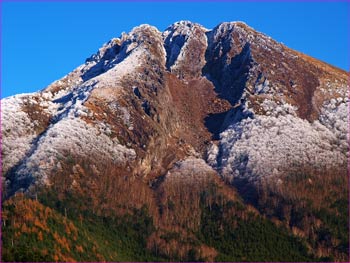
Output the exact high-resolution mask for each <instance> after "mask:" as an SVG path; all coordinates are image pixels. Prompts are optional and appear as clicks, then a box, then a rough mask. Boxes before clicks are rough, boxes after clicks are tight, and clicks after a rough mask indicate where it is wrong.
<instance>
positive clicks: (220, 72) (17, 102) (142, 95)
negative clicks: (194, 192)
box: [1, 21, 348, 184]
mask: <svg viewBox="0 0 350 263" xmlns="http://www.w3.org/2000/svg"><path fill="white" fill-rule="evenodd" d="M347 90H348V83H347V74H346V73H345V72H343V71H341V70H339V69H336V68H334V67H332V66H329V65H327V64H325V63H322V62H320V61H317V60H315V59H312V58H310V57H308V56H306V55H304V54H301V53H299V52H296V51H294V50H291V49H289V48H287V47H285V46H284V45H282V44H281V43H278V42H276V41H274V40H273V39H271V38H270V37H268V36H266V35H264V34H262V33H259V32H257V31H255V30H254V29H252V28H250V27H249V26H247V25H246V24H244V23H242V22H229V23H221V24H220V25H218V26H217V27H215V28H214V29H213V30H208V29H206V28H204V27H203V26H201V25H198V24H196V23H192V22H189V21H180V22H177V23H175V24H173V25H171V26H170V27H168V28H167V29H166V30H165V31H164V32H163V33H162V32H160V31H159V30H158V29H156V28H155V27H152V26H150V25H141V26H138V27H135V28H134V29H133V30H132V31H131V32H130V33H128V34H123V35H122V36H121V37H120V38H113V39H112V40H110V41H109V42H107V43H106V44H104V45H103V46H102V47H101V48H100V49H99V50H98V52H97V53H96V54H94V55H92V56H91V57H90V58H88V59H87V60H86V62H85V64H83V65H81V66H79V67H78V68H76V69H75V70H74V71H72V72H71V73H69V74H68V75H67V76H65V77H63V78H62V79H61V80H58V81H55V82H54V83H53V84H51V85H50V86H48V87H47V88H46V89H44V90H42V91H40V92H37V93H33V94H27V95H21V96H14V97H11V98H7V99H3V100H2V101H1V103H2V130H3V134H2V141H3V149H2V156H3V167H2V172H3V174H5V175H6V178H7V180H9V181H11V182H12V184H14V181H16V180H17V181H25V180H26V179H28V178H33V179H35V180H34V181H38V182H39V181H43V182H45V183H47V182H48V177H49V175H50V173H53V172H54V171H55V169H59V167H60V162H61V161H62V158H65V157H67V155H71V156H74V157H75V158H77V157H78V158H79V157H80V158H88V157H91V156H94V155H97V156H100V157H102V158H105V159H106V160H108V161H111V162H112V163H115V164H116V165H117V164H122V163H128V162H133V167H132V168H131V169H133V171H131V174H133V175H142V176H143V177H147V176H148V174H153V175H154V176H158V175H160V174H166V172H167V171H168V169H169V168H171V166H172V165H173V164H174V163H177V162H179V161H181V160H182V159H185V158H186V157H188V156H191V155H194V156H196V158H198V156H201V157H203V158H204V156H207V157H208V158H207V161H208V163H209V164H210V165H212V166H213V167H215V168H216V169H217V171H219V172H220V173H221V174H222V176H223V177H226V178H234V177H236V176H239V177H246V178H252V179H256V178H266V177H270V176H273V175H278V176H280V175H283V174H284V173H286V172H287V170H288V167H290V166H293V165H301V164H305V163H307V164H309V165H311V166H314V167H320V168H321V167H328V168H329V167H332V166H337V165H338V166H339V165H344V163H345V162H346V158H347V152H348V141H347V124H348V120H347V116H348V112H347V109H348V92H347ZM209 132H211V133H213V138H212V140H210V133H209ZM219 134H220V136H219ZM208 145H211V148H210V147H208ZM204 149H209V150H208V151H207V152H206V151H205V150H204ZM11 168H12V169H11ZM9 171H10V172H9Z"/></svg>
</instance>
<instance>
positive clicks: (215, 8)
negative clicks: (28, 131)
mask: <svg viewBox="0 0 350 263" xmlns="http://www.w3.org/2000/svg"><path fill="white" fill-rule="evenodd" d="M1 19H2V21H1V22H2V28H1V44H2V50H1V52H2V53H1V54H2V56H1V66H2V70H1V71H2V72H1V73H2V77H1V80H2V83H1V90H2V97H7V96H9V95H13V94H17V93H24V92H33V91H37V90H40V89H42V88H44V87H45V86H47V85H48V84H50V83H51V82H53V81H54V80H57V79H59V78H61V77H62V76H64V75H65V74H67V73H69V72H70V71H71V70H73V69H74V68H75V67H77V66H78V65H80V64H82V63H84V61H85V59H86V58H87V57H89V56H90V55H91V54H92V53H95V52H96V51H97V50H98V48H99V47H100V46H101V45H102V44H103V43H105V42H107V41H108V40H109V39H111V38H113V37H118V36H120V34H121V33H122V32H123V31H125V32H128V31H130V30H131V29H132V28H133V27H134V26H137V25H139V24H142V23H148V24H151V25H154V26H156V27H157V28H158V29H159V30H161V31H163V30H164V29H165V28H166V27H167V26H168V25H170V24H172V23H173V22H176V21H179V20H191V21H193V22H198V23H200V24H202V25H203V26H205V27H207V28H213V27H214V26H216V25H217V24H219V23H220V22H223V21H237V20H239V21H244V22H246V23H247V24H248V25H250V26H252V27H253V28H255V29H256V30H258V31H261V32H264V33H265V34H267V35H270V36H271V37H272V38H274V39H276V40H277V41H280V42H283V43H285V44H286V45H287V46H289V47H291V48H293V49H296V50H299V51H301V52H304V53H306V54H308V55H311V56H314V57H316V58H318V59H321V60H323V61H326V62H328V63H330V64H332V65H335V66H338V67H340V68H343V69H345V70H347V71H348V70H349V49H348V47H349V46H350V45H349V33H348V32H349V31H350V27H349V24H350V22H349V20H350V18H349V3H346V2H338V3H332V2H328V3H326V2H318V3H312V2H309V3H305V2H304V3H303V2H300V3H298V2H296V3H281V2H275V3H273V2H270V3H266V2H265V3H264V2H260V3H259V2H257V3H252V2H247V3H241V2H216V3H215V2H199V3H198V2H197V3H195V2H192V3H181V2H178V3H176V2H158V3H157V2H149V3H145V2H143V3H142V2H139V3H135V2H134V3H133V2H129V3H127V2H126V3H121V2H73V3H72V2H53V3H52V2H32V3H26V2H2V14H1Z"/></svg>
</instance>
